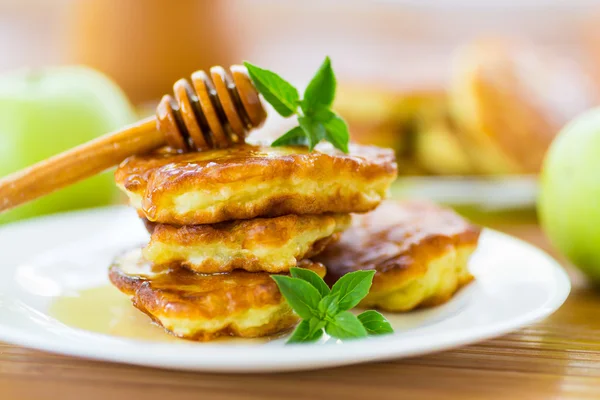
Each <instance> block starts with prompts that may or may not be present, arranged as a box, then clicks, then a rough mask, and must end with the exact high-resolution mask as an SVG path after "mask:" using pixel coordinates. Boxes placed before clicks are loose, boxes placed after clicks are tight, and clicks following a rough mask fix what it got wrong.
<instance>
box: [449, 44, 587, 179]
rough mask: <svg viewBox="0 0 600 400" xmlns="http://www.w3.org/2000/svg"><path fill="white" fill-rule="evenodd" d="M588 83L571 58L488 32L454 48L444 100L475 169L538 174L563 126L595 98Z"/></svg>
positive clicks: (504, 172)
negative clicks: (492, 36)
mask: <svg viewBox="0 0 600 400" xmlns="http://www.w3.org/2000/svg"><path fill="white" fill-rule="evenodd" d="M592 87H593V85H592V83H591V81H590V80H589V79H588V77H587V76H586V75H585V74H584V72H583V71H582V70H580V69H578V68H576V66H575V65H573V64H570V63H569V60H564V59H561V58H558V57H555V56H554V57H552V56H550V55H547V54H544V53H542V52H541V51H540V50H539V49H536V48H533V47H526V46H524V45H522V44H518V43H513V42H509V41H503V40H492V39H485V40H479V41H476V42H473V43H471V44H469V45H467V46H465V47H464V48H462V49H460V51H458V52H457V53H456V57H455V60H454V65H453V72H452V78H451V81H450V91H449V101H450V107H451V113H452V117H453V119H454V121H455V123H456V125H457V130H456V133H457V134H458V135H460V136H461V138H463V139H464V140H463V141H462V143H463V144H464V148H465V150H466V151H467V152H468V154H469V156H470V157H471V159H472V160H473V162H474V163H475V164H476V168H477V169H478V170H479V171H481V172H483V173H488V174H509V173H536V172H538V171H539V168H540V166H541V163H542V160H543V157H544V155H545V152H546V149H547V148H548V146H549V144H550V143H551V142H552V140H553V139H554V137H555V135H556V134H557V133H558V131H559V130H560V129H561V128H562V127H563V125H564V124H565V123H566V122H568V121H569V120H570V119H571V118H573V117H574V116H575V115H577V114H578V113H579V112H582V111H584V110H586V109H587V108H589V107H591V106H592V105H593V104H594V103H595V94H594V93H593V92H592Z"/></svg>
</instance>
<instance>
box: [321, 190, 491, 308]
mask: <svg viewBox="0 0 600 400" xmlns="http://www.w3.org/2000/svg"><path fill="white" fill-rule="evenodd" d="M479 234H480V229H479V228H478V227H476V226H473V225H471V224H470V223H468V222H467V221H465V220H464V219H463V218H462V217H460V216H459V215H457V214H455V213H454V212H453V211H451V210H449V209H444V208H441V207H439V206H436V205H433V204H430V203H427V202H409V201H407V202H394V201H387V202H384V203H382V204H381V205H380V206H379V207H378V208H377V210H375V211H373V212H370V213H368V214H364V215H357V216H355V217H354V221H353V224H352V227H351V228H349V229H348V230H347V231H345V232H344V233H343V234H342V235H341V238H340V240H339V241H338V242H336V243H334V244H332V245H331V246H329V247H328V248H327V249H325V251H324V252H323V253H321V254H320V255H318V256H316V257H314V258H313V259H314V260H315V261H318V262H320V263H323V264H324V265H325V266H326V267H327V278H326V280H327V281H328V283H330V284H334V283H335V282H336V281H337V280H338V279H339V278H341V277H342V276H344V275H345V274H347V273H349V272H353V271H357V270H375V271H376V274H375V277H374V278H373V285H372V286H371V290H370V292H369V294H368V295H367V296H366V297H365V298H364V299H363V300H362V301H361V303H360V305H359V306H361V307H364V308H371V307H375V308H379V309H381V310H386V311H396V312H400V311H408V310H412V309H414V308H416V307H428V306H434V305H437V304H441V303H444V302H446V301H448V300H449V299H450V298H451V297H452V296H453V295H454V293H456V291H457V290H458V289H460V288H461V287H463V286H464V285H466V284H467V283H469V282H470V281H471V280H472V279H473V276H472V275H471V274H470V273H469V270H468V265H467V261H468V260H469V257H470V256H471V254H472V253H473V251H474V250H475V248H476V247H477V242H478V239H479Z"/></svg>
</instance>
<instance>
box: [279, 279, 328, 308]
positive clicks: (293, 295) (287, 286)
mask: <svg viewBox="0 0 600 400" xmlns="http://www.w3.org/2000/svg"><path fill="white" fill-rule="evenodd" d="M271 278H273V279H274V280H275V283H277V286H278V287H279V291H280V292H281V294H282V295H283V297H285V299H286V300H287V302H288V304H289V305H290V307H292V309H293V310H294V311H296V314H298V315H299V316H300V317H301V318H302V319H311V318H312V317H317V318H318V317H319V312H318V307H319V301H321V295H320V294H319V292H318V291H317V289H315V288H314V287H312V286H311V284H310V283H308V282H306V281H303V280H302V279H298V278H291V277H289V276H283V275H271Z"/></svg>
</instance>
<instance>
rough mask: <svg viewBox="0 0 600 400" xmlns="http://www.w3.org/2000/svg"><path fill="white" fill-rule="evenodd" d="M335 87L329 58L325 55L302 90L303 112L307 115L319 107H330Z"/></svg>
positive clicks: (301, 104)
mask: <svg viewBox="0 0 600 400" xmlns="http://www.w3.org/2000/svg"><path fill="white" fill-rule="evenodd" d="M335 88H336V81H335V74H334V73H333V69H332V68H331V60H330V59H329V57H325V61H323V64H321V66H320V67H319V70H318V71H317V73H316V74H315V76H314V77H313V78H312V80H311V81H310V83H309V84H308V86H307V87H306V90H305V91H304V99H303V100H302V102H301V103H300V106H301V107H302V111H304V114H306V115H309V114H311V113H313V112H314V111H316V110H318V109H320V108H330V107H331V104H332V103H333V99H334V97H335Z"/></svg>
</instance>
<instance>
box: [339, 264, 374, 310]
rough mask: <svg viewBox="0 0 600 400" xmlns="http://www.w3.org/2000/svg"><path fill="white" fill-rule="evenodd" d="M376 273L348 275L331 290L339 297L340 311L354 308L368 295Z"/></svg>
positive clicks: (356, 272)
mask: <svg viewBox="0 0 600 400" xmlns="http://www.w3.org/2000/svg"><path fill="white" fill-rule="evenodd" d="M374 275H375V271H373V270H371V271H355V272H350V273H349V274H346V275H344V276H342V277H341V278H340V280H338V281H337V282H336V283H335V284H334V285H333V287H332V288H331V294H332V295H338V296H339V299H340V300H339V302H338V306H339V308H340V310H350V309H351V308H354V307H355V306H356V305H357V304H358V303H359V302H360V301H361V300H362V299H363V298H364V297H365V296H366V295H367V294H368V293H369V289H370V288H371V283H372V282H373V276H374Z"/></svg>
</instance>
